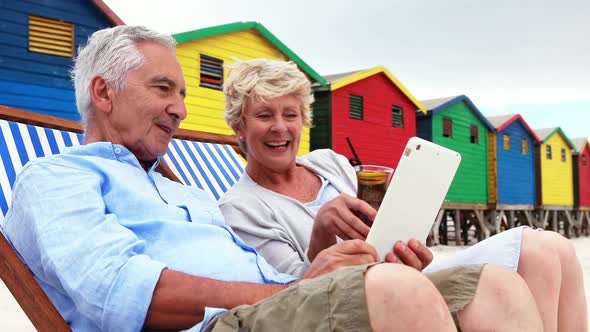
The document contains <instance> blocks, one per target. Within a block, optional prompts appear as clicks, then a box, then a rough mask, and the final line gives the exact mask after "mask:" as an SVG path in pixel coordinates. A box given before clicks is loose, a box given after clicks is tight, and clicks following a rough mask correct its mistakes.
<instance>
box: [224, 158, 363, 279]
mask: <svg viewBox="0 0 590 332" xmlns="http://www.w3.org/2000/svg"><path fill="white" fill-rule="evenodd" d="M296 163H297V164H298V165H301V166H303V167H305V168H307V169H309V170H310V171H312V172H314V173H315V174H318V175H320V176H322V177H323V178H324V179H326V180H327V181H328V182H330V184H332V186H334V188H336V190H338V192H340V193H346V194H348V195H351V196H356V187H357V183H356V174H355V171H354V168H353V167H352V166H350V164H349V163H348V160H347V159H346V158H345V157H344V156H342V155H339V154H337V153H335V152H333V151H332V150H327V149H326V150H315V151H313V152H311V153H309V154H307V155H305V156H303V157H300V158H298V159H297V161H296ZM219 207H220V208H221V212H222V213H223V216H224V217H225V222H226V223H227V224H228V225H230V226H231V227H232V228H233V230H234V231H235V232H236V233H237V234H238V235H239V236H240V237H241V238H242V239H243V240H244V241H246V243H248V244H249V245H251V246H253V247H255V248H256V250H257V251H258V252H259V253H260V254H261V255H262V256H263V257H264V258H265V259H266V260H267V261H268V262H269V263H270V264H271V265H272V266H274V267H275V268H276V269H277V270H278V271H279V272H283V273H288V274H291V275H294V276H296V277H301V276H302V275H303V273H305V271H306V270H307V268H308V267H309V264H310V262H309V260H308V258H307V249H308V246H309V239H310V236H311V231H312V228H313V222H314V218H315V213H314V212H313V211H311V210H310V209H309V208H307V207H306V206H305V204H303V203H301V202H299V201H297V200H294V199H292V198H290V197H287V196H284V195H281V194H278V193H276V192H274V191H271V190H268V189H266V188H263V187H261V186H259V185H258V184H257V183H256V182H254V181H253V180H252V179H251V178H250V177H249V176H248V174H247V173H244V175H243V176H242V178H241V179H240V181H239V182H238V183H236V185H235V186H234V187H233V188H231V189H230V190H229V191H228V192H227V193H226V194H225V195H224V196H223V197H222V198H221V200H220V201H219Z"/></svg>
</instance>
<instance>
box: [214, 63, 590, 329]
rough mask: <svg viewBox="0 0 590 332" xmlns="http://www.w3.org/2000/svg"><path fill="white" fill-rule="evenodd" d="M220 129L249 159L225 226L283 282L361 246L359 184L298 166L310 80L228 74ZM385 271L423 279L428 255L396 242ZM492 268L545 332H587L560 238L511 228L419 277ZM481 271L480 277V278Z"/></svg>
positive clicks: (577, 279)
mask: <svg viewBox="0 0 590 332" xmlns="http://www.w3.org/2000/svg"><path fill="white" fill-rule="evenodd" d="M224 91H225V94H226V110H225V119H226V121H227V123H228V124H229V125H230V127H231V128H233V130H234V131H235V133H236V136H237V139H238V143H239V144H240V146H241V148H242V149H243V151H244V152H245V153H246V156H247V161H248V165H247V167H246V173H245V174H244V175H243V177H242V178H241V179H240V181H239V182H238V183H237V184H236V185H235V186H234V187H233V188H232V189H231V190H230V191H228V192H227V194H226V195H225V196H224V197H223V198H222V199H221V201H220V203H219V204H220V207H221V211H222V213H223V214H224V216H225V219H226V221H227V223H228V224H229V225H230V226H231V227H232V228H233V229H234V230H235V231H236V232H237V233H238V234H239V235H240V236H241V237H242V238H243V239H244V240H245V241H246V242H249V243H250V244H251V245H253V246H255V247H256V249H257V250H258V251H259V252H260V253H261V254H262V256H264V257H265V258H266V259H267V260H268V261H269V263H271V264H272V265H273V266H275V267H276V268H277V270H279V271H281V272H286V273H290V274H293V275H296V276H301V275H302V274H303V273H304V272H305V270H306V268H307V267H308V266H309V263H310V261H312V260H313V259H314V257H315V256H316V255H317V253H318V252H320V251H321V250H322V249H325V248H327V247H329V246H330V245H332V244H334V243H335V242H336V241H337V238H341V239H344V240H347V239H365V237H366V236H367V234H368V231H369V227H368V226H366V225H365V224H364V223H363V222H362V221H361V220H360V219H359V218H357V217H356V215H355V212H361V213H363V214H365V215H367V216H368V217H369V218H374V216H375V214H376V211H375V210H374V209H373V208H372V207H371V206H370V205H368V204H367V203H365V202H363V201H361V200H359V199H356V198H355V197H354V196H355V193H356V185H357V183H356V176H355V172H354V170H353V168H352V167H351V166H350V165H349V164H348V162H347V160H346V158H345V157H343V156H341V155H338V154H336V153H334V152H332V151H331V150H317V151H313V152H311V153H309V154H307V155H305V156H303V157H300V158H297V152H298V150H299V142H300V138H301V132H302V129H303V127H309V126H310V125H311V112H310V108H309V105H310V104H311V103H312V102H313V97H312V94H311V90H310V83H309V80H308V79H307V78H306V77H305V75H304V74H303V73H301V72H300V71H299V70H298V69H297V67H296V66H295V65H294V64H293V63H289V62H282V61H271V60H263V59H257V60H250V61H243V62H238V63H236V64H235V65H233V66H232V68H231V72H230V74H229V77H228V79H227V80H226V82H225V87H224ZM387 259H388V260H389V261H394V262H395V261H397V262H400V263H403V264H406V265H409V266H412V267H414V268H416V269H419V270H422V269H424V268H425V267H426V266H427V265H429V263H430V262H431V260H432V254H431V253H430V251H429V250H428V248H426V247H425V246H424V245H423V244H421V243H420V242H419V241H417V240H415V239H411V240H409V241H408V242H407V243H404V242H402V241H399V242H398V243H396V244H395V246H394V250H393V252H390V253H389V254H388V257H387ZM481 263H492V264H494V265H500V266H502V267H504V268H507V269H510V270H512V271H515V272H517V273H518V274H519V275H520V277H522V279H524V281H525V282H526V285H527V287H528V289H530V292H531V293H532V295H533V297H534V299H535V302H536V306H537V308H538V310H539V312H540V314H541V317H542V320H543V325H544V330H545V331H555V330H557V329H559V330H563V331H586V330H587V317H586V315H587V314H586V300H585V292H584V284H583V277H582V270H581V267H580V264H579V262H578V259H577V257H576V254H575V252H574V249H573V247H572V245H571V244H570V242H569V241H568V240H567V239H565V238H563V237H562V236H560V235H559V234H557V233H554V232H549V231H535V230H532V229H530V228H516V229H511V230H509V231H506V232H503V233H500V234H498V235H496V236H493V237H491V238H490V239H487V240H485V241H482V242H480V243H478V244H477V245H475V246H473V247H471V248H468V249H466V250H463V251H462V252H460V253H458V254H456V255H455V256H454V257H451V258H450V259H448V260H446V261H441V262H435V263H433V264H431V265H430V266H428V267H427V268H426V269H425V272H432V271H438V270H440V269H443V268H447V267H452V266H458V265H464V264H481ZM484 271H485V269H484Z"/></svg>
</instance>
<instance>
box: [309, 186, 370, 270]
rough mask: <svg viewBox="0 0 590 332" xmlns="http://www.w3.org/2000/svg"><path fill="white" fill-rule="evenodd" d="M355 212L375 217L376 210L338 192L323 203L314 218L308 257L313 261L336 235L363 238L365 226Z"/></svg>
mask: <svg viewBox="0 0 590 332" xmlns="http://www.w3.org/2000/svg"><path fill="white" fill-rule="evenodd" d="M355 212H360V213H362V214H364V215H366V216H367V217H368V218H369V219H370V220H373V219H375V216H376V215H377V211H376V210H375V209H374V208H373V207H372V206H371V205H369V204H368V203H366V202H364V201H362V200H360V199H358V198H356V197H352V196H349V195H346V194H340V195H338V197H336V198H334V199H333V200H331V201H329V202H327V203H325V204H324V205H323V206H322V207H321V208H320V210H319V211H318V214H317V216H316V218H315V221H314V225H313V230H312V232H311V239H310V241H309V249H308V258H309V260H310V261H313V259H314V258H315V256H316V255H317V253H319V252H320V251H322V250H324V249H326V248H328V247H330V246H331V245H333V244H335V243H336V237H339V238H341V239H343V240H352V239H358V240H364V239H366V238H367V235H368V234H369V230H370V227H369V226H367V225H366V224H365V223H364V222H363V221H362V220H361V219H359V217H357V215H356V214H355Z"/></svg>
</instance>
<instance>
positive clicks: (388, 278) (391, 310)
mask: <svg viewBox="0 0 590 332" xmlns="http://www.w3.org/2000/svg"><path fill="white" fill-rule="evenodd" d="M365 291H366V297H367V306H368V309H369V319H370V321H371V327H372V328H373V330H375V331H384V330H389V331H392V330H400V331H404V330H413V331H428V330H431V329H432V328H438V329H440V330H443V331H445V330H450V331H452V330H454V325H453V321H452V318H451V316H450V313H449V311H448V308H447V306H446V304H445V302H444V300H443V298H442V296H441V295H440V293H439V292H438V290H437V289H436V287H434V285H433V284H432V283H431V282H430V281H429V280H428V278H426V277H425V276H424V275H423V274H421V273H420V272H418V271H416V270H414V269H411V268H409V267H406V266H403V265H400V264H379V265H376V266H374V267H372V268H370V269H369V271H368V272H367V274H366V275H365ZM392 317H395V319H394V320H392ZM392 325H395V326H392ZM441 327H442V329H441Z"/></svg>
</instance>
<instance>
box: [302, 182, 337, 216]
mask: <svg viewBox="0 0 590 332" xmlns="http://www.w3.org/2000/svg"><path fill="white" fill-rule="evenodd" d="M316 175H317V174H316ZM318 177H319V178H320V180H321V181H322V187H321V188H320V191H319V192H318V194H317V196H316V198H315V199H314V200H313V201H311V202H307V203H305V206H307V208H308V209H310V210H311V211H312V212H313V215H314V216H317V214H318V212H319V211H320V208H321V207H322V205H324V204H325V203H327V202H329V201H331V200H333V199H334V198H336V197H337V196H338V195H340V192H339V191H338V190H337V189H336V187H334V185H333V184H331V183H330V182H329V181H328V180H326V179H324V178H323V177H322V176H320V175H318Z"/></svg>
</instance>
